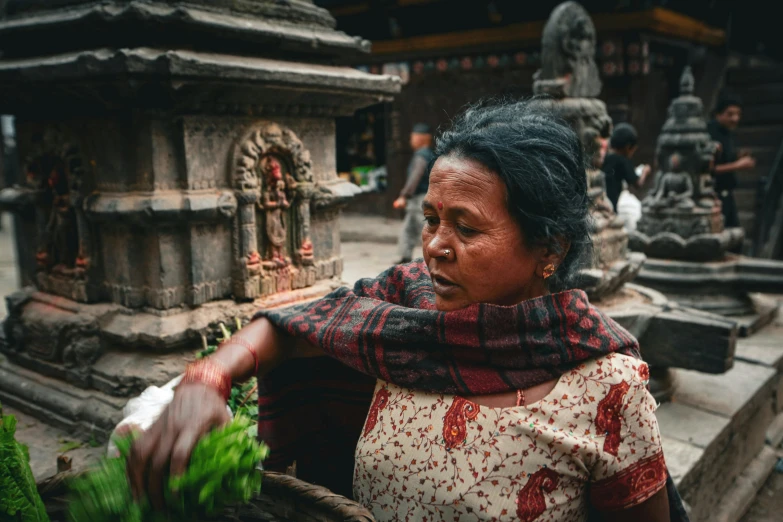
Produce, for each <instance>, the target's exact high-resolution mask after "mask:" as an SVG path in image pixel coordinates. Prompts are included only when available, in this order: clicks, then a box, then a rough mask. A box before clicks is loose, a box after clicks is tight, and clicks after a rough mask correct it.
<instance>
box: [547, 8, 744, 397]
mask: <svg viewBox="0 0 783 522" xmlns="http://www.w3.org/2000/svg"><path fill="white" fill-rule="evenodd" d="M595 50H596V31H595V26H594V25H593V22H592V20H591V19H590V16H589V14H588V13H587V11H585V9H584V8H583V7H582V6H581V5H579V4H578V3H576V2H565V3H562V4H560V5H559V6H557V7H556V8H555V9H554V11H553V12H552V14H551V16H550V18H549V20H548V21H547V23H546V25H545V26H544V32H543V38H542V50H541V62H542V65H541V69H540V70H539V71H538V72H537V73H536V75H535V78H534V83H533V92H534V93H535V94H537V95H543V96H546V97H544V98H542V99H541V100H539V101H538V102H537V103H541V104H543V105H545V106H547V107H548V108H550V109H551V110H552V111H553V112H555V113H556V114H557V115H559V116H560V117H561V118H563V119H564V120H565V121H567V122H569V123H570V124H571V126H572V128H573V129H574V130H575V131H576V132H577V133H578V134H579V136H580V138H581V140H582V144H583V146H584V149H585V153H586V156H587V157H588V158H590V159H592V168H591V169H589V170H588V172H587V176H588V191H589V192H588V193H589V196H590V201H591V214H592V217H593V222H594V228H593V234H592V237H593V247H594V250H595V259H594V262H593V266H592V267H591V268H589V269H586V270H583V271H582V274H581V282H580V286H581V287H582V288H583V289H584V290H585V291H586V292H587V293H588V295H589V296H590V300H591V301H592V302H594V303H595V304H596V305H597V306H598V307H599V308H601V309H602V310H604V311H605V312H606V313H607V314H608V315H610V316H611V317H613V318H614V319H615V320H617V321H618V322H619V323H620V324H622V325H623V326H625V327H626V328H627V329H628V330H629V331H630V332H631V333H633V334H634V335H635V336H636V338H637V339H639V342H640V345H641V348H642V354H643V356H644V358H645V360H646V361H647V362H648V363H649V364H650V367H651V381H652V382H651V389H652V391H653V393H654V394H655V395H656V397H657V398H658V399H659V400H664V399H666V398H668V397H669V396H670V395H671V393H672V391H673V387H674V383H673V382H672V379H671V373H670V372H669V371H668V369H669V368H685V369H690V370H697V371H702V372H707V373H723V372H725V371H727V370H728V369H729V368H731V366H732V365H733V357H734V349H735V344H736V335H737V329H736V327H735V325H734V324H733V323H732V322H730V321H726V320H725V319H723V318H722V317H720V316H716V315H714V314H709V313H703V312H698V311H696V310H693V309H690V308H685V307H682V306H678V305H677V304H675V303H673V302H671V301H669V300H668V299H667V298H666V297H665V296H664V295H663V294H661V293H660V292H658V291H656V290H654V289H652V288H648V287H645V286H640V285H638V284H633V283H632V281H633V280H634V279H635V278H636V276H637V274H638V273H639V271H640V270H641V269H642V266H643V265H644V264H645V262H646V261H645V255H644V254H643V253H639V252H630V251H629V248H628V241H629V237H628V233H627V232H626V230H625V229H624V227H623V223H622V220H621V219H620V218H618V216H617V215H616V214H615V212H614V209H613V208H612V205H611V203H610V202H609V200H608V197H607V196H606V185H605V181H604V180H605V176H604V173H603V172H601V170H600V156H599V147H600V140H603V139H607V138H609V136H610V134H611V130H612V120H611V118H610V117H609V115H608V113H607V111H606V105H605V104H604V102H603V101H601V100H600V99H598V98H597V96H598V95H599V94H600V93H601V80H600V77H599V74H598V68H597V66H596V64H595ZM693 339H700V342H701V343H704V344H706V345H708V346H709V347H710V349H709V350H708V351H705V350H703V349H700V348H699V347H698V346H694V345H693Z"/></svg>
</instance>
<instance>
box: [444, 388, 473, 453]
mask: <svg viewBox="0 0 783 522" xmlns="http://www.w3.org/2000/svg"><path fill="white" fill-rule="evenodd" d="M477 415H478V406H476V404H474V403H472V402H470V401H468V400H466V399H463V398H462V397H454V402H453V403H452V404H451V407H450V408H449V411H448V412H447V413H446V417H445V418H444V419H443V440H445V441H446V448H447V449H451V448H456V447H457V446H459V445H460V444H462V443H463V442H464V441H465V437H467V436H468V427H467V422H468V420H473V419H475V418H476V416H477Z"/></svg>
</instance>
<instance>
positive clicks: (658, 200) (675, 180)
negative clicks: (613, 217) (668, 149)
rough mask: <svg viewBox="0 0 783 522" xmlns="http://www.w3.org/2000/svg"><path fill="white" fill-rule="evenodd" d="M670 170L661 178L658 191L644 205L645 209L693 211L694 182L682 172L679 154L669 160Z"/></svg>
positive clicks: (646, 199)
mask: <svg viewBox="0 0 783 522" xmlns="http://www.w3.org/2000/svg"><path fill="white" fill-rule="evenodd" d="M668 164H669V170H668V171H667V172H666V173H664V174H663V176H662V177H661V179H660V181H659V183H658V186H657V187H656V190H655V191H654V192H653V193H652V194H651V195H650V196H648V197H647V198H645V201H644V203H643V207H647V208H652V209H679V210H682V209H692V208H693V207H694V206H695V203H694V202H693V199H691V198H692V196H693V193H694V190H693V180H692V179H691V176H690V174H688V173H687V172H683V171H682V161H681V158H680V155H679V154H672V156H671V157H670V158H669V162H668Z"/></svg>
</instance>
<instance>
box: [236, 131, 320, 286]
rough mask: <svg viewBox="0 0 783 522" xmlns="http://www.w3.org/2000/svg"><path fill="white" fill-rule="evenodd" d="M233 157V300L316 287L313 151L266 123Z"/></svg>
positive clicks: (239, 147)
mask: <svg viewBox="0 0 783 522" xmlns="http://www.w3.org/2000/svg"><path fill="white" fill-rule="evenodd" d="M235 155H236V159H235V161H234V175H233V180H232V181H233V184H234V189H235V191H236V195H237V201H238V202H239V212H238V214H237V220H236V221H237V224H236V233H235V241H234V244H235V246H234V263H235V270H234V273H235V275H234V293H235V295H236V296H237V297H238V298H244V299H252V298H255V297H258V296H261V295H267V294H271V293H275V292H281V291H286V290H291V289H293V288H294V287H302V286H307V285H311V284H313V283H314V282H315V275H314V274H313V275H312V277H311V276H310V274H309V273H310V272H311V271H312V270H313V268H312V267H313V264H314V253H313V243H312V240H311V238H310V202H311V199H312V197H313V194H314V184H313V174H312V161H311V160H310V153H309V151H307V149H305V147H304V145H303V144H302V142H301V141H300V140H299V138H297V136H296V135H295V134H294V133H293V131H291V130H290V129H286V128H283V127H280V126H279V125H277V124H274V123H268V124H264V125H261V126H260V127H257V128H254V129H253V130H252V131H250V132H249V133H248V134H247V135H246V136H245V137H244V138H243V139H242V140H241V141H240V143H239V144H238V145H237V148H236V152H235Z"/></svg>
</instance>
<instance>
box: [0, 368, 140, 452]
mask: <svg viewBox="0 0 783 522" xmlns="http://www.w3.org/2000/svg"><path fill="white" fill-rule="evenodd" d="M0 402H2V403H3V404H7V405H8V406H11V407H12V408H15V409H17V410H19V411H21V412H23V413H26V414H28V415H30V416H32V417H34V418H36V419H39V420H41V421H44V422H46V423H47V424H49V425H51V426H54V427H57V428H60V429H62V430H64V431H66V432H68V433H70V434H72V435H73V436H74V437H79V438H82V439H83V440H87V439H90V438H94V439H95V440H96V441H98V442H103V441H105V440H106V439H108V436H109V435H110V434H111V432H112V430H113V429H114V427H115V426H116V425H117V423H118V422H120V421H121V420H122V408H123V407H124V406H125V404H126V403H127V402H128V398H127V397H113V396H111V395H108V394H106V393H103V392H101V391H97V390H85V389H82V388H78V387H76V386H74V385H72V384H68V383H67V382H64V381H61V380H58V379H52V378H50V377H44V376H43V375H41V374H40V373H36V372H32V371H29V370H27V369H25V368H23V367H21V366H19V365H17V364H14V363H12V362H10V361H9V360H8V359H7V358H5V357H3V356H2V355H0Z"/></svg>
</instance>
